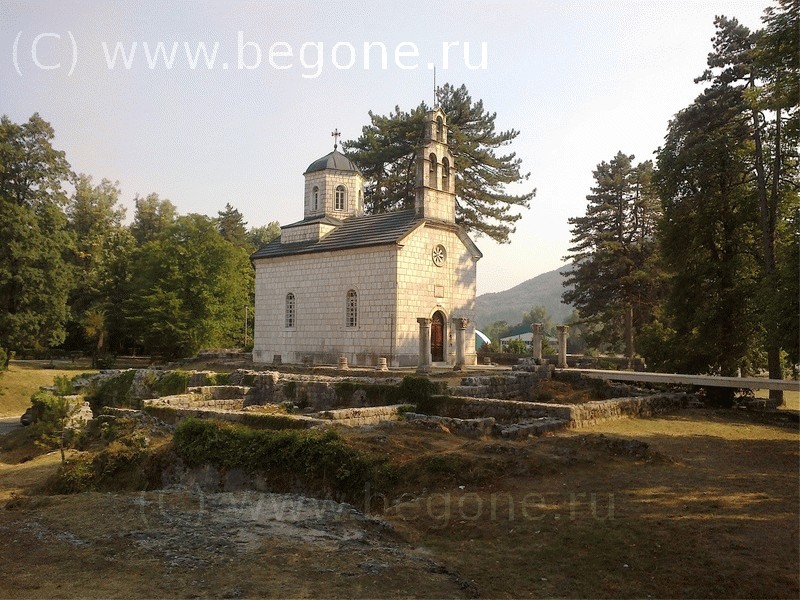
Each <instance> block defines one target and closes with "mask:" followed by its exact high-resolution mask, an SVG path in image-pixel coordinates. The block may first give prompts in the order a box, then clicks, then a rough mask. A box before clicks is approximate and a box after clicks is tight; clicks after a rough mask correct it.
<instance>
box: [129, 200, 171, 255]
mask: <svg viewBox="0 0 800 600" xmlns="http://www.w3.org/2000/svg"><path fill="white" fill-rule="evenodd" d="M134 202H135V204H136V211H135V212H134V215H133V222H132V223H131V228H130V230H131V233H132V234H133V237H134V239H135V240H136V243H137V244H139V245H141V244H145V243H147V242H149V241H150V240H152V239H155V238H156V237H158V236H159V235H160V234H161V233H162V232H164V231H166V229H167V228H168V227H169V226H170V225H172V223H174V222H175V213H176V210H175V205H174V204H173V203H172V202H170V201H169V200H162V199H161V198H159V197H158V194H149V195H148V196H147V197H145V198H139V197H138V196H137V197H136V198H135V199H134Z"/></svg>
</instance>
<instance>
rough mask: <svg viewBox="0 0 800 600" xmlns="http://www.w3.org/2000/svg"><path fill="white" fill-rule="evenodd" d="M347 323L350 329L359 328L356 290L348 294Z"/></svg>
mask: <svg viewBox="0 0 800 600" xmlns="http://www.w3.org/2000/svg"><path fill="white" fill-rule="evenodd" d="M345 323H346V325H347V326H348V327H358V294H357V293H356V291H355V290H349V291H348V292H347V314H346V318H345Z"/></svg>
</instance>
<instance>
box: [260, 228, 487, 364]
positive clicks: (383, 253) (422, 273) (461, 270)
mask: <svg viewBox="0 0 800 600" xmlns="http://www.w3.org/2000/svg"><path fill="white" fill-rule="evenodd" d="M402 244H403V245H402V246H401V247H400V248H399V249H398V248H397V247H394V246H385V247H373V248H361V249H350V250H342V251H338V252H325V253H313V254H302V255H297V256H285V257H280V258H273V259H261V260H256V261H255V269H256V289H255V293H256V315H255V319H256V321H255V346H254V348H253V360H254V361H255V362H260V363H269V362H272V360H273V357H274V356H275V355H280V356H281V360H282V361H283V362H285V363H300V362H302V361H303V360H304V359H305V358H311V359H312V360H313V361H314V362H316V363H326V364H332V363H335V362H336V360H337V359H338V357H339V356H341V355H344V356H346V357H347V359H348V362H349V363H350V364H353V365H375V364H376V363H377V359H378V358H379V357H386V358H388V359H390V360H391V364H392V365H393V366H411V365H416V364H417V361H418V351H419V345H418V344H419V324H418V323H417V318H418V317H428V318H430V317H431V316H432V315H433V313H434V312H435V311H436V310H440V311H441V312H442V313H444V315H445V317H446V321H445V356H446V361H447V362H448V363H450V364H453V362H454V360H455V331H454V329H453V322H452V319H453V318H456V317H466V318H468V319H469V325H468V327H467V331H466V336H465V338H466V362H467V364H476V362H477V356H476V354H475V281H476V261H475V260H474V259H473V257H472V254H471V253H470V251H469V250H468V249H467V248H466V247H465V246H464V244H463V242H462V241H461V240H460V239H459V237H458V235H457V233H456V232H455V231H454V230H453V228H452V226H451V227H447V226H446V225H437V224H435V223H426V224H425V225H424V226H423V227H419V228H417V229H416V230H414V231H413V232H412V233H411V234H409V236H408V237H407V238H406V239H405V240H403V242H402ZM437 244H442V245H443V246H444V247H445V248H446V250H447V259H446V261H445V263H444V265H443V266H441V267H437V266H436V265H435V264H434V263H433V260H432V251H433V248H434V247H435V246H436V245H437ZM350 289H354V290H356V291H357V292H358V326H357V327H355V328H351V327H347V326H346V322H345V319H346V296H347V292H348V290H350ZM289 292H291V293H293V294H294V296H295V311H296V314H295V326H294V327H293V328H290V329H288V328H286V327H285V308H286V295H287V294H288V293H289Z"/></svg>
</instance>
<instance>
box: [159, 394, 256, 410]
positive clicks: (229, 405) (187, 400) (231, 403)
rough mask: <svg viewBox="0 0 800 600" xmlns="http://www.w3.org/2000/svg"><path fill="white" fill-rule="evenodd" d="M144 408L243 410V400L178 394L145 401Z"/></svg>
mask: <svg viewBox="0 0 800 600" xmlns="http://www.w3.org/2000/svg"><path fill="white" fill-rule="evenodd" d="M143 402H144V406H170V407H173V408H191V409H214V410H242V408H244V400H243V399H242V398H229V399H220V400H218V399H214V398H212V397H211V396H209V395H204V394H178V395H176V396H164V397H163V398H153V399H149V400H144V401H143Z"/></svg>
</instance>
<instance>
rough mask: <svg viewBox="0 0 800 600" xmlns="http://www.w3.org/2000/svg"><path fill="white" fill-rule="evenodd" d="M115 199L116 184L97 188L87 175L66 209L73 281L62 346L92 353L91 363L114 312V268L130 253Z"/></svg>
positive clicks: (79, 181) (78, 183) (122, 214)
mask: <svg viewBox="0 0 800 600" xmlns="http://www.w3.org/2000/svg"><path fill="white" fill-rule="evenodd" d="M119 196H120V190H119V184H118V183H116V182H111V181H109V180H107V179H103V180H102V181H101V182H100V184H98V185H97V186H95V185H93V183H92V178H91V177H90V176H88V175H79V176H78V177H77V180H76V182H75V192H74V193H73V195H72V197H71V198H70V201H69V204H68V205H67V209H66V213H67V217H68V228H69V230H70V231H71V233H72V234H73V236H74V238H75V249H74V253H73V256H72V261H71V262H72V264H73V266H74V269H75V274H76V277H75V287H74V288H73V290H72V293H71V294H70V299H69V306H70V312H71V319H70V323H69V324H68V331H69V336H68V338H67V341H66V343H65V345H66V346H67V347H77V348H82V349H84V350H88V351H90V352H91V354H92V357H93V363H94V362H95V361H96V358H97V354H98V353H99V352H102V351H103V349H104V347H105V343H106V341H107V334H108V330H107V328H106V315H107V313H108V312H109V311H112V312H113V310H114V309H113V306H112V303H111V298H112V296H114V295H115V294H114V290H113V287H114V286H115V285H118V282H117V281H116V279H115V276H114V273H115V266H116V264H117V262H118V261H120V260H125V259H127V258H128V257H129V254H130V253H129V245H128V244H127V243H126V240H127V239H128V234H127V231H126V228H125V227H124V225H123V224H122V220H123V219H124V217H125V209H124V207H121V206H119V205H118V201H119ZM93 366H94V365H93Z"/></svg>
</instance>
